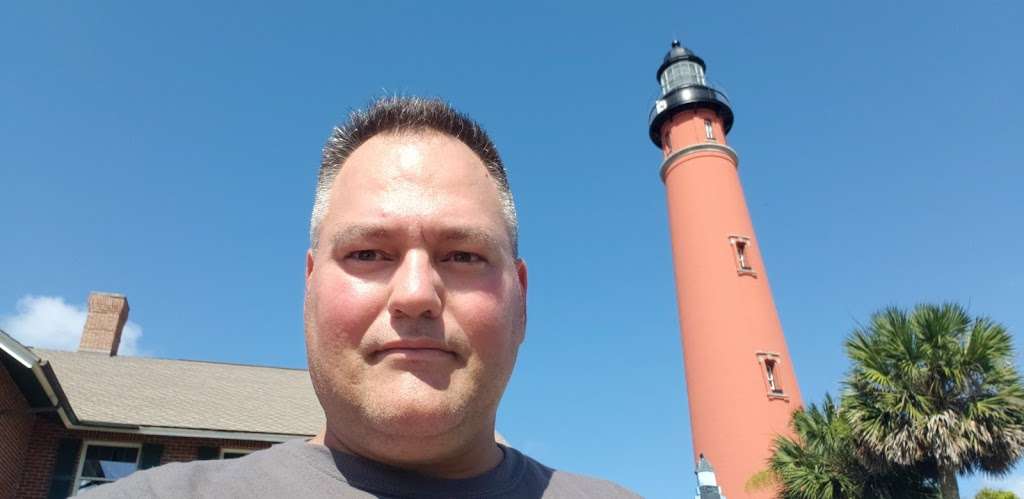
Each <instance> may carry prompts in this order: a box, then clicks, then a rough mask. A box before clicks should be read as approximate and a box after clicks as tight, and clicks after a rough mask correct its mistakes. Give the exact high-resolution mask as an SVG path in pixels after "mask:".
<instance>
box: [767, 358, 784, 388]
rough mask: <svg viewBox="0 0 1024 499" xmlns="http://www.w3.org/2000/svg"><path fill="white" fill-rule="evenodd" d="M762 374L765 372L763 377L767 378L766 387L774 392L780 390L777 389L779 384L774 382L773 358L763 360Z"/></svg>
mask: <svg viewBox="0 0 1024 499" xmlns="http://www.w3.org/2000/svg"><path fill="white" fill-rule="evenodd" d="M764 374H765V377H766V378H767V379H768V389H769V390H771V391H773V392H776V393H778V392H781V391H782V390H781V389H779V385H777V384H775V361H774V360H765V361H764Z"/></svg>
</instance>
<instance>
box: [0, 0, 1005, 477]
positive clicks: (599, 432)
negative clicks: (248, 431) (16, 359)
mask: <svg viewBox="0 0 1024 499" xmlns="http://www.w3.org/2000/svg"><path fill="white" fill-rule="evenodd" d="M1022 25H1024V7H1022V4H1021V3H1020V2H1017V1H1003V2H997V1H992V2H961V3H950V2H942V1H929V2H917V3H912V2H813V1H809V2H803V3H797V2H744V3H742V4H741V3H739V2H685V3H684V2H650V3H647V2H575V3H571V2H560V3H557V4H555V3H554V2H549V3H543V4H527V3H522V2H503V3H490V2H463V3H445V4H444V5H439V4H438V3H427V2H411V1H410V2H388V1H379V2H324V3H322V4H319V5H312V4H303V5H297V4H294V3H289V4H287V6H285V4H281V3H276V4H258V3H247V4H244V6H241V4H236V3H230V4H229V3H225V4H222V5H212V4H210V3H209V2H195V3H191V4H187V5H186V4H185V3H184V2H160V3H157V4H150V5H146V6H143V5H140V4H139V3H138V2H121V3H118V2H105V3H104V6H103V7H97V6H96V5H95V4H94V3H91V2H61V3H49V2H11V3H8V4H6V5H5V7H4V9H3V14H2V15H0V47H3V48H0V62H2V65H0V186H2V191H3V194H2V195H0V235H2V239H0V283H2V285H0V320H2V321H3V322H2V323H3V324H6V326H5V327H6V328H7V329H12V330H13V329H14V327H13V326H12V324H13V325H18V324H37V325H39V326H38V327H39V328H42V329H39V330H44V329H45V331H46V332H47V333H46V334H48V335H50V336H52V338H42V339H40V337H33V338H30V339H31V340H33V341H29V340H28V339H25V336H24V334H25V333H23V336H22V338H23V340H25V341H26V342H28V343H33V342H35V343H40V342H46V341H49V342H50V343H51V344H69V345H71V346H70V348H73V347H74V345H76V344H77V343H75V341H76V340H75V339H74V338H73V335H74V334H76V331H74V329H75V327H77V326H75V324H78V323H77V322H76V321H79V320H81V315H80V313H81V307H82V306H83V304H84V303H85V299H86V296H87V295H88V293H89V291H91V290H103V291H114V292H120V293H124V294H126V295H127V296H128V300H129V302H130V304H131V308H132V310H131V320H132V322H133V325H132V327H133V328H135V332H136V333H137V334H138V335H137V343H136V348H135V350H136V351H137V352H141V353H142V354H146V355H153V356H159V357H170V358H188V359H208V360H215V361H226V362H242V363H254V364H267V365H278V366H291V367H304V365H305V354H304V346H303V341H302V325H301V306H302V292H303V265H304V253H305V250H306V248H307V245H308V241H307V223H308V214H309V210H310V207H311V202H312V192H313V186H314V182H315V176H316V168H317V165H318V161H319V153H320V148H321V146H322V144H323V141H324V139H325V138H326V136H327V134H328V133H329V131H330V128H331V127H332V126H333V125H334V124H335V123H337V122H339V121H340V120H342V119H343V117H344V116H345V114H346V113H347V112H348V111H349V110H350V109H352V108H353V107H356V106H361V105H363V104H365V103H366V102H368V100H369V99H370V98H372V97H374V96H378V95H381V94H383V93H396V92H397V93H402V94H415V95H427V96H441V97H444V98H446V99H449V100H450V101H452V102H453V103H454V104H455V105H456V106H457V107H459V108H460V109H462V110H463V111H466V112H467V113H469V114H471V115H472V116H474V117H475V118H477V119H478V120H480V121H481V122H482V123H483V124H484V125H485V127H486V128H487V129H488V130H489V131H490V132H491V133H492V134H493V136H494V138H495V140H496V142H497V143H498V146H499V148H500V149H501V151H502V153H503V155H504V159H505V162H506V164H507V165H508V169H509V174H510V179H511V182H512V186H513V189H514V190H515V192H516V194H517V196H518V201H519V209H520V221H521V241H522V246H521V252H522V254H523V256H524V257H525V258H526V260H527V262H528V263H529V266H530V294H529V327H528V332H527V341H526V343H525V344H524V346H523V348H522V350H521V352H520V359H519V365H518V367H517V371H516V373H515V375H514V376H513V379H512V382H511V384H510V386H509V389H508V392H507V393H506V396H505V399H504V401H503V404H502V407H501V409H500V411H499V416H498V426H499V430H500V431H501V432H502V433H503V434H504V435H505V436H506V437H507V438H508V440H509V441H510V442H512V444H513V445H515V446H518V447H520V448H521V449H523V450H525V451H526V452H528V453H530V454H532V455H533V456H535V457H536V458H538V459H540V460H541V461H543V462H545V463H548V464H550V465H553V466H556V467H560V468H564V469H568V470H571V471H577V472H581V473H586V474H592V475H598V476H603V477H607V478H610V479H613V480H615V481H618V482H620V483H623V484H624V485H626V486H628V487H631V488H633V489H635V490H636V491H638V492H640V493H642V494H644V495H647V496H650V497H683V496H685V495H689V494H691V493H692V488H693V487H694V486H695V484H694V480H693V474H692V470H693V463H692V461H691V452H692V451H691V446H690V429H689V423H688V417H687V405H686V396H685V388H684V386H685V385H684V379H683V370H682V352H681V347H680V344H679V331H678V319H677V315H676V314H677V312H676V306H675V294H674V293H675V291H674V284H673V276H672V264H671V254H670V250H669V239H668V237H669V236H668V230H667V220H666V208H665V200H664V194H663V192H664V190H663V186H662V184H661V182H660V180H659V178H658V173H657V172H658V167H659V164H660V161H661V156H660V152H659V151H658V150H657V149H656V148H655V147H654V146H653V145H652V144H651V143H650V141H649V139H648V137H647V116H648V111H649V110H650V107H651V105H652V103H653V101H654V99H655V98H656V97H657V95H658V87H657V83H656V82H655V76H654V73H655V71H656V70H657V68H658V65H659V64H660V62H661V58H662V56H663V55H664V53H665V51H666V50H667V49H668V47H669V42H670V41H671V40H672V38H673V37H678V38H680V40H682V42H683V43H684V44H685V45H687V46H688V47H690V48H691V49H693V50H695V51H696V52H697V53H698V54H699V55H701V56H702V57H703V58H704V59H705V61H706V62H707V65H708V76H709V77H710V78H711V79H713V80H714V81H716V82H719V83H720V84H721V86H722V87H724V89H725V90H726V91H727V92H728V94H729V96H730V98H731V100H732V102H733V105H734V111H735V113H736V124H735V127H734V129H733V131H732V133H731V134H730V136H729V142H730V143H731V145H732V146H733V147H734V148H736V149H737V150H738V151H739V154H740V158H741V159H740V175H741V178H742V181H743V185H744V189H745V191H746V196H747V201H748V204H749V206H750V209H751V212H752V217H753V220H754V224H755V227H756V229H757V235H758V238H759V242H760V246H761V249H762V252H763V254H764V256H765V259H766V263H767V267H768V269H767V270H768V275H769V277H770V279H771V284H772V287H773V290H774V297H775V300H776V303H777V305H778V309H779V314H780V317H781V319H782V323H783V326H784V328H785V332H786V336H787V339H788V342H789V347H790V350H791V353H792V356H793V361H794V363H795V366H796V371H797V375H798V377H799V383H800V387H801V389H802V391H803V393H804V398H805V400H806V401H811V402H813V401H818V400H820V399H821V397H822V396H823V395H824V394H825V392H826V391H829V392H832V393H836V391H837V390H838V389H839V386H840V385H839V382H840V379H841V377H842V376H843V374H844V372H845V371H846V369H847V367H848V365H847V361H846V358H845V355H844V354H843V351H842V340H843V338H844V336H845V335H846V334H847V333H848V332H849V331H850V330H851V328H853V327H854V326H855V325H856V323H857V321H865V320H866V319H867V318H868V316H869V314H870V313H871V312H872V311H873V310H876V309H878V308H880V307H883V306H886V305H890V304H897V305H903V306H908V305H912V304H914V303H917V302H920V301H943V300H953V301H959V302H962V303H965V304H967V305H969V307H970V309H971V311H972V312H973V313H976V314H983V315H989V316H991V317H993V318H995V319H997V320H999V321H1001V322H1003V323H1004V324H1006V325H1007V326H1009V327H1010V329H1011V330H1012V331H1014V333H1015V334H1019V332H1020V331H1022V330H1024V309H1022V307H1021V301H1022V300H1021V297H1022V292H1024V286H1022V284H1024V267H1022V265H1021V258H1022V257H1024V231H1022V223H1021V219H1022V215H1024V203H1022V201H1021V194H1020V191H1021V187H1022V185H1024V182H1022V181H1024V173H1022V170H1021V167H1022V159H1024V146H1022V143H1024V142H1022V140H1021V137H1022V133H1024V96H1022V92H1021V90H1020V86H1021V85H1020V82H1021V81H1022V80H1024V70H1022V65H1021V63H1020V61H1021V59H1022V56H1021V52H1022V49H1024V35H1022V31H1021V26H1022ZM42 297H48V298H49V299H44V298H42ZM61 311H63V312H61ZM65 312H66V313H65ZM62 314H63V315H62ZM76 314H77V315H76ZM33 321H34V322H33ZM69 330H71V332H70V333H69V332H68V331H69ZM12 332H13V333H15V334H16V335H17V334H18V331H12ZM51 333H52V334H51ZM61 335H64V338H63V339H60V338H58V337H60V336H61ZM68 335H70V336H72V337H71V338H70V339H68V338H67V336H68ZM43 336H46V335H43ZM55 338H56V339H55ZM61 342H63V343H61ZM1019 345H1020V342H1019V336H1018V346H1019ZM1018 359H1020V356H1018ZM1021 469H1022V470H1024V468H1021ZM1017 473H1018V474H1017V475H1015V476H1014V477H1013V478H1011V479H1009V480H1008V482H1004V483H1005V484H1007V486H1015V487H1018V489H1024V472H1021V471H1018V472H1017ZM983 481H984V480H983V479H982V478H974V479H970V480H965V481H964V482H963V486H962V489H963V492H964V493H965V494H970V493H972V492H973V491H974V490H976V489H977V488H978V487H980V486H981V484H982V483H983ZM726 493H727V494H728V495H729V496H730V497H739V493H738V491H726Z"/></svg>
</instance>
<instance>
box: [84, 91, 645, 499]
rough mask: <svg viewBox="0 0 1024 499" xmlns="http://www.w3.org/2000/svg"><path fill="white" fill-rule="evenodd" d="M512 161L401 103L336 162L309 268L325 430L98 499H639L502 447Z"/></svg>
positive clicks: (480, 139) (183, 467)
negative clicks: (498, 434)
mask: <svg viewBox="0 0 1024 499" xmlns="http://www.w3.org/2000/svg"><path fill="white" fill-rule="evenodd" d="M526 276H527V273H526V264H525V262H523V260H522V259H520V258H519V257H518V253H517V223H516V212H515V205H514V203H513V200H512V193H511V191H510V189H509V185H508V180H507V178H506V176H505V170H504V167H503V166H502V162H501V159H500V157H499V155H498V152H497V150H496V149H495V147H494V145H493V144H492V142H491V140H490V138H489V137H488V136H487V134H486V132H484V130H483V129H482V128H480V126H479V125H478V124H477V123H475V122H474V121H472V120H471V119H469V118H467V117H466V116H464V115H462V114H459V113H458V112H456V111H455V110H453V109H452V108H451V107H449V106H448V105H447V104H445V103H443V102H441V101H437V100H423V99H417V98H388V99H382V100H380V101H378V102H376V103H374V104H373V105H372V106H370V108H369V109H368V110H366V111H365V112H356V113H354V114H353V115H352V116H351V117H350V119H349V121H348V122H347V123H346V124H345V125H343V126H341V127H339V128H336V129H335V130H334V132H333V133H332V134H331V137H330V138H329V139H328V141H327V144H326V146H325V147H324V153H323V161H322V163H321V166H320V176H319V180H318V182H317V192H316V199H315V202H314V206H313V215H312V220H311V223H310V249H309V251H308V252H307V254H306V299H305V313H304V316H305V330H306V347H307V352H308V361H309V373H310V377H311V378H312V381H313V387H314V389H315V391H316V394H317V397H318V398H319V400H320V404H321V406H323V409H324V414H325V416H326V427H325V428H324V430H323V431H322V432H321V433H320V434H319V435H317V436H316V437H314V438H313V439H312V440H310V441H309V442H302V441H292V442H287V443H284V444H281V445H278V446H275V447H272V448H270V449H267V450H264V451H261V452H256V453H253V454H250V455H248V456H246V457H243V458H240V459H235V460H230V461H204V462H193V463H187V464H170V465H166V466H162V467H160V468H155V469H153V470H148V471H143V472H139V473H135V474H133V475H131V476H129V477H127V478H125V479H123V480H121V481H118V482H115V483H113V484H111V485H106V486H102V487H98V488H96V489H93V490H90V491H89V493H86V494H85V495H84V496H85V497H104V496H111V497H138V496H166V497H186V496H202V497H295V498H307V497H311V498H315V497H474V498H483V497H508V498H513V497H515V498H519V497H579V498H583V497H635V494H633V493H631V492H629V491H627V490H626V489H623V488H621V487H619V486H617V485H614V484H612V483H609V482H605V481H602V480H596V479H592V478H586V477H582V476H578V475H572V474H569V473H564V472H560V471H555V470H552V469H550V468H547V467H545V466H543V465H541V464H539V463H537V462H536V461H534V460H532V459H530V458H529V457H527V456H525V455H523V454H521V453H520V452H518V451H517V450H515V449H512V448H510V447H505V446H502V445H499V444H497V443H496V442H495V438H494V435H495V433H494V430H495V429H494V424H495V423H494V422H495V414H496V412H497V409H498V402H499V401H500V399H501V395H502V393H503V392H504V390H505V386H506V384H507V383H508V379H509V376H510V375H511V374H512V368H513V366H514V365H515V360H516V354H517V352H518V350H519V345H520V344H521V343H522V341H523V338H524V334H525V326H526V284H527V278H526Z"/></svg>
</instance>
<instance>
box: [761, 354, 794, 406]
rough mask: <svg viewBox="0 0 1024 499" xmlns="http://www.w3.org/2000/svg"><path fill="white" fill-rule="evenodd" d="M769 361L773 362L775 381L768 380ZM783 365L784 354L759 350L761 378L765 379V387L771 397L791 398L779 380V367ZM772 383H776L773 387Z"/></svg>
mask: <svg viewBox="0 0 1024 499" xmlns="http://www.w3.org/2000/svg"><path fill="white" fill-rule="evenodd" d="M768 362H771V363H772V374H773V375H774V376H773V377H774V379H773V381H774V383H769V382H768ZM781 365H782V356H781V355H779V354H777V353H775V352H757V368H758V370H759V371H761V380H762V381H764V389H765V391H766V392H767V394H768V398H769V399H781V400H789V394H788V393H787V392H786V389H785V388H784V387H783V386H782V383H781V381H784V380H779V368H780V366H781ZM772 384H774V385H775V387H774V388H772Z"/></svg>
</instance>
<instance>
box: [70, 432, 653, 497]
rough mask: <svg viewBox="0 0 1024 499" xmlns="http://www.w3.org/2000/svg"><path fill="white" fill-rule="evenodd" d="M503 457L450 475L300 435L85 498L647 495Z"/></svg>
mask: <svg viewBox="0 0 1024 499" xmlns="http://www.w3.org/2000/svg"><path fill="white" fill-rule="evenodd" d="M501 449H502V451H503V452H504V453H505V457H504V459H502V462H501V464H499V465H498V466H497V467H496V468H494V469H493V470H491V471H488V472H487V473H484V474H483V475H480V476H477V477H473V478H466V479H458V480H446V479H439V478H431V477H427V476H424V475H420V474H417V473H415V472H411V471H405V470H401V469H397V468H393V467H390V466H387V465H384V464H380V463H377V462H375V461H370V460H368V459H363V458H361V457H358V456H354V455H351V454H345V453H341V452H336V451H333V450H331V449H328V448H327V447H324V446H322V445H315V444H308V443H306V442H304V441H302V440H292V441H289V442H285V443H283V444H279V445H275V446H273V447H271V448H269V449H266V450H262V451H259V452H254V453H252V454H249V455H247V456H245V457H241V458H238V459H228V460H220V461H193V462H190V463H170V464H166V465H164V466H160V467H158V468H153V469H149V470H145V471H139V472H136V473H133V474H131V475H129V476H127V477H125V478H123V479H121V480H118V481H116V482H114V483H111V484H108V485H103V486H100V487H97V488H94V489H89V490H87V491H84V492H83V493H82V494H80V495H79V497H82V498H89V499H95V498H104V497H112V498H137V497H173V498H179V497H210V498H231V497H245V498H250V497H255V498H259V497H275V498H276V497H280V498H286V499H306V498H310V499H315V498H328V497H330V498H367V497H380V498H403V497H408V498H413V497H417V498H418V497H422V498H447V497H471V498H485V497H486V498H499V497H500V498H541V497H543V498H601V497H639V496H638V495H636V494H634V493H633V492H631V491H629V490H627V489H625V488H622V487H620V486H618V485H616V484H614V483H611V482H608V481H605V480H598V479H596V478H590V477H585V476H580V475H574V474H572V473H566V472H563V471H557V470H553V469H551V468H548V467H547V466H544V465H543V464H540V463H538V462H537V461H534V460H533V459H531V458H529V457H527V456H525V455H523V454H522V453H521V452H519V451H517V450H515V449H513V448H511V447H505V446H501Z"/></svg>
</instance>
